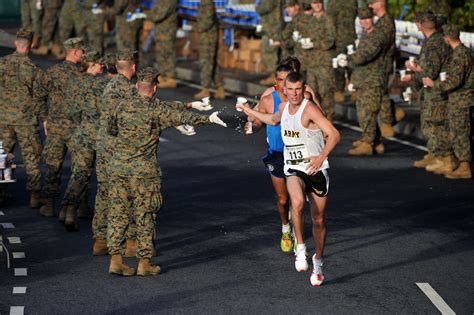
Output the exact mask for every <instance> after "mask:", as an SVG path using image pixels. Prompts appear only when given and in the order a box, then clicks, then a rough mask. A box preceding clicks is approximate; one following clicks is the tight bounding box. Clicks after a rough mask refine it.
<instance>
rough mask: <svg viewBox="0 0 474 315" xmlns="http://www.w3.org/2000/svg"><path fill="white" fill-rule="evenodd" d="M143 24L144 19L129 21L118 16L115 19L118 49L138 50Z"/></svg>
mask: <svg viewBox="0 0 474 315" xmlns="http://www.w3.org/2000/svg"><path fill="white" fill-rule="evenodd" d="M142 26H143V21H142V20H135V21H132V22H127V21H126V18H125V17H121V16H117V17H116V19H115V42H116V44H117V50H123V49H126V48H130V49H135V50H138V46H139V43H140V31H141V29H142ZM160 71H161V70H160Z"/></svg>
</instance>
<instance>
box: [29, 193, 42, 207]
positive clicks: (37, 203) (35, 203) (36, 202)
mask: <svg viewBox="0 0 474 315" xmlns="http://www.w3.org/2000/svg"><path fill="white" fill-rule="evenodd" d="M45 203H46V200H44V199H43V198H41V194H40V192H39V191H37V190H33V191H32V192H31V197H30V208H39V207H41V206H42V205H44V204H45Z"/></svg>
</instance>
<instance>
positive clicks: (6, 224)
mask: <svg viewBox="0 0 474 315" xmlns="http://www.w3.org/2000/svg"><path fill="white" fill-rule="evenodd" d="M0 225H1V226H2V227H3V228H4V229H14V228H15V226H14V225H13V223H10V222H3V223H0Z"/></svg>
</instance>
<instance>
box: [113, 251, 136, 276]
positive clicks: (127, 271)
mask: <svg viewBox="0 0 474 315" xmlns="http://www.w3.org/2000/svg"><path fill="white" fill-rule="evenodd" d="M109 273H112V274H116V275H121V276H133V275H135V269H134V268H131V267H129V266H127V265H125V264H124V263H122V256H120V255H112V257H111V258H110V266H109Z"/></svg>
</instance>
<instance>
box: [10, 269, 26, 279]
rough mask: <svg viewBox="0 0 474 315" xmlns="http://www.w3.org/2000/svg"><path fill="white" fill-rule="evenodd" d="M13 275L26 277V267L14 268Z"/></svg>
mask: <svg viewBox="0 0 474 315" xmlns="http://www.w3.org/2000/svg"><path fill="white" fill-rule="evenodd" d="M13 270H14V272H15V277H26V276H27V275H28V268H15V269H13Z"/></svg>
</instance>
